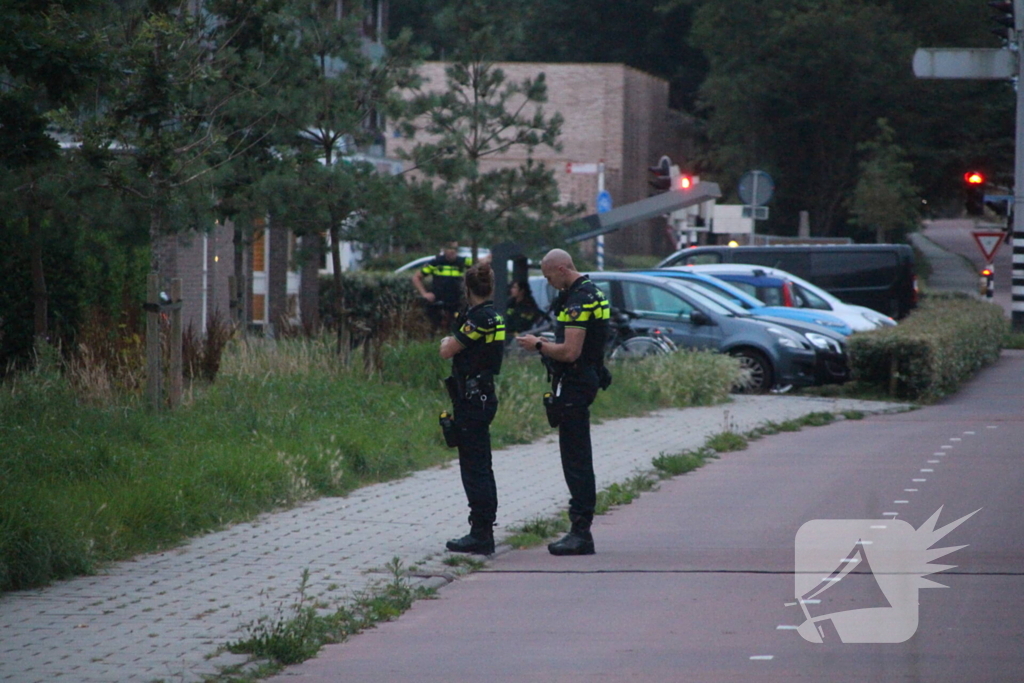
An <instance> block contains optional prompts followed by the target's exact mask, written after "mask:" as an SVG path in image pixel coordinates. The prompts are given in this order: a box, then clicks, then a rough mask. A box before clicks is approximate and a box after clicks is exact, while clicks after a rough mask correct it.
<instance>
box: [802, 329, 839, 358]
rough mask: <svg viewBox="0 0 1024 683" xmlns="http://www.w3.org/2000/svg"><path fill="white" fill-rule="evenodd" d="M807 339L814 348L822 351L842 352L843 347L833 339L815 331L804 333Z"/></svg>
mask: <svg viewBox="0 0 1024 683" xmlns="http://www.w3.org/2000/svg"><path fill="white" fill-rule="evenodd" d="M804 336H805V337H807V340H808V341H809V342H811V343H812V344H814V346H815V348H819V349H821V350H822V351H832V352H833V353H842V352H843V347H842V346H840V345H839V342H837V341H836V340H835V339H830V338H829V337H826V336H825V335H823V334H818V333H817V332H808V333H807V334H805V335H804Z"/></svg>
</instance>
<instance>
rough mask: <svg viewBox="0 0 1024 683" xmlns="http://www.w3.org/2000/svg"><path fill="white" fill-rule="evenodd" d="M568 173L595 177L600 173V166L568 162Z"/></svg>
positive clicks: (566, 166)
mask: <svg viewBox="0 0 1024 683" xmlns="http://www.w3.org/2000/svg"><path fill="white" fill-rule="evenodd" d="M565 172H566V173H582V174H584V175H595V174H596V173H597V172H598V164H581V163H579V162H573V161H570V162H567V163H566V164H565Z"/></svg>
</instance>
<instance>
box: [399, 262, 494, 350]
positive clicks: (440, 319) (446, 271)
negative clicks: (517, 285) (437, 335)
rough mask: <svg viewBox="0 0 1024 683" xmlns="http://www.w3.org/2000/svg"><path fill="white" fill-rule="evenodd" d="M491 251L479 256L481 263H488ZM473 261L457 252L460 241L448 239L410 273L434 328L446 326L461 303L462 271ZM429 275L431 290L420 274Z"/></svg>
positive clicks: (413, 284) (445, 328)
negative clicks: (423, 263)
mask: <svg viewBox="0 0 1024 683" xmlns="http://www.w3.org/2000/svg"><path fill="white" fill-rule="evenodd" d="M490 260H491V257H490V255H488V256H485V257H483V258H481V259H480V263H490ZM472 265H473V259H472V258H470V257H469V256H464V257H460V256H459V243H458V242H448V243H446V244H445V245H444V247H443V248H442V250H441V253H440V254H439V255H438V256H435V257H434V258H433V259H431V260H430V261H428V262H427V264H426V265H425V266H423V268H421V269H420V270H418V271H416V274H415V275H413V276H412V286H413V287H415V288H416V291H417V292H419V293H420V296H421V297H423V300H424V301H426V302H427V303H428V304H434V305H431V306H427V317H428V318H430V323H431V325H432V326H433V328H434V331H435V332H436V331H437V330H438V329H444V330H445V331H447V330H448V328H449V327H450V323H451V320H452V318H453V317H454V315H455V312H456V311H457V310H459V306H460V305H461V303H462V286H463V281H462V278H463V275H464V274H465V273H466V269H468V268H469V267H470V266H472ZM428 275H429V276H430V278H431V283H430V290H431V291H429V292H428V291H427V288H426V286H425V285H424V284H423V278H424V277H426V276H428Z"/></svg>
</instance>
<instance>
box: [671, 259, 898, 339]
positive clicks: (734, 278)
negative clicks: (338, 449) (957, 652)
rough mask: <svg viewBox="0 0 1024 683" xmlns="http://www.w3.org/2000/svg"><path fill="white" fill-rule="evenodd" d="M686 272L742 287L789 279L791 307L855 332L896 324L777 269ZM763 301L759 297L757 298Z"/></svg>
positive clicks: (734, 266) (726, 267) (727, 266)
mask: <svg viewBox="0 0 1024 683" xmlns="http://www.w3.org/2000/svg"><path fill="white" fill-rule="evenodd" d="M683 268H685V269H686V270H691V271H693V272H696V273H704V274H706V275H713V276H714V277H717V278H718V279H720V280H725V281H726V282H730V283H732V284H737V285H738V284H739V283H742V282H744V281H745V280H747V279H748V278H750V277H751V276H754V277H764V276H770V277H776V278H780V279H782V280H786V281H787V282H788V283H789V287H790V289H791V295H790V296H791V300H792V305H793V306H794V307H796V308H810V309H814V310H818V311H825V312H827V313H830V314H831V315H834V316H836V317H837V318H841V319H842V320H843V321H844V322H846V324H847V325H849V326H850V327H851V328H852V329H853V331H854V332H862V331H867V330H874V329H876V328H879V327H886V326H890V325H895V324H896V321H895V320H893V319H892V318H890V317H889V316H887V315H882V314H881V313H879V312H878V311H875V310H872V309H870V308H867V307H865V306H856V305H853V304H848V303H845V302H843V301H840V300H839V299H837V298H836V297H834V296H833V295H831V294H829V293H828V292H826V291H824V290H823V289H821V288H820V287H816V286H814V285H812V284H811V283H810V282H807V281H806V280H804V279H802V278H799V277H797V276H796V275H793V274H792V273H787V272H786V271H784V270H779V269H778V268H768V267H767V266H752V265H749V264H745V263H723V264H720V265H705V266H683ZM758 298H760V297H758Z"/></svg>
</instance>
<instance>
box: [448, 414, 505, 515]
mask: <svg viewBox="0 0 1024 683" xmlns="http://www.w3.org/2000/svg"><path fill="white" fill-rule="evenodd" d="M497 412H498V403H497V402H496V401H492V402H488V403H482V402H480V401H473V402H470V401H461V402H460V403H459V405H457V406H455V428H456V430H458V434H459V471H460V472H461V474H462V487H463V488H464V489H465V490H466V499H467V500H468V501H469V524H470V527H471V531H472V532H474V533H477V532H485V533H487V534H490V533H493V527H494V520H495V518H496V516H497V513H498V489H497V486H495V483H494V470H493V468H492V467H491V429H490V427H491V421H492V420H494V416H495V414H496V413H497Z"/></svg>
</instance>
